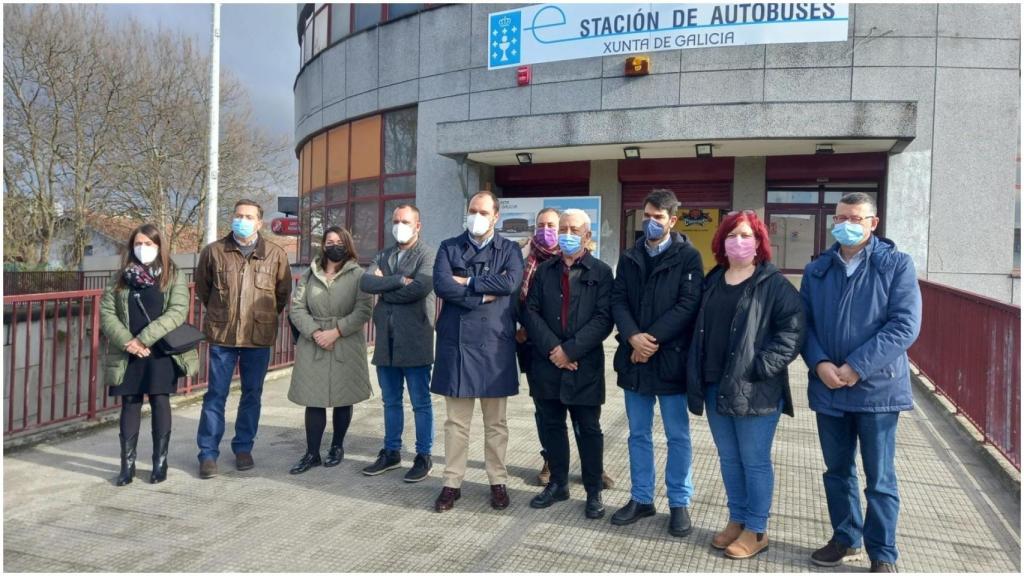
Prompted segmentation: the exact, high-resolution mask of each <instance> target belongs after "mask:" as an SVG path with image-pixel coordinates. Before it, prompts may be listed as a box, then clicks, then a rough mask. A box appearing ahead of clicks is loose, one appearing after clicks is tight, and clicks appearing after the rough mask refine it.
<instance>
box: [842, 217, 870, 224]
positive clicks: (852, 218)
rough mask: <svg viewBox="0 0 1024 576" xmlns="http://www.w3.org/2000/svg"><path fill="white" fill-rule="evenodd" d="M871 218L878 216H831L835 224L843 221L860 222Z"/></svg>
mask: <svg viewBox="0 0 1024 576" xmlns="http://www.w3.org/2000/svg"><path fill="white" fill-rule="evenodd" d="M872 218H878V216H863V217H862V216H833V217H832V222H835V223H836V224H842V223H843V222H853V223H854V224H860V223H861V222H863V221H865V220H870V219H872Z"/></svg>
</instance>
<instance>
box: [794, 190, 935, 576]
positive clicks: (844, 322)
mask: <svg viewBox="0 0 1024 576" xmlns="http://www.w3.org/2000/svg"><path fill="white" fill-rule="evenodd" d="M833 221H834V222H835V226H834V227H833V229H832V235H833V236H834V237H835V238H836V240H837V243H836V244H834V245H833V246H832V247H831V248H829V249H828V250H826V251H825V252H823V253H822V254H821V256H820V257H818V259H817V260H814V261H813V262H811V263H810V264H808V265H807V267H806V268H805V269H804V277H803V280H802V282H801V287H800V293H801V295H802V296H803V301H804V309H805V311H806V315H807V340H806V341H805V343H804V347H803V350H802V354H803V358H804V361H806V362H807V366H809V367H810V382H809V385H808V387H807V395H808V398H809V400H810V406H811V410H814V411H815V412H816V413H817V420H818V438H819V440H820V441H821V452H822V455H823V456H824V459H825V467H826V471H825V474H824V482H825V497H826V498H827V500H828V513H829V517H830V519H831V521H832V531H833V534H832V539H831V540H830V541H829V543H828V544H827V545H825V546H824V547H822V548H821V549H819V550H816V551H815V552H814V553H813V554H811V561H812V562H813V563H814V564H817V565H819V566H838V565H839V564H841V563H842V562H844V561H845V560H850V559H852V558H856V557H858V556H859V555H860V548H861V545H862V542H863V544H864V545H866V547H867V551H868V557H869V558H870V559H871V571H872V572H895V571H896V560H897V556H898V554H897V551H896V521H897V518H898V516H899V508H900V496H899V489H898V488H897V486H896V468H895V461H894V460H895V458H894V456H895V452H896V423H897V420H898V419H899V413H900V412H901V411H904V410H912V409H913V407H914V399H913V395H912V394H911V391H910V367H909V362H908V360H907V349H908V348H910V345H911V344H913V343H914V340H916V339H917V335H918V333H919V332H920V330H921V289H920V287H919V286H918V283H917V274H916V273H915V271H914V262H913V260H911V258H910V256H909V255H907V254H905V253H903V252H899V251H897V250H896V245H895V244H894V243H893V242H892V241H890V240H887V239H885V238H880V237H878V236H875V235H874V234H872V232H873V231H874V230H875V229H876V228H877V227H878V212H877V208H876V206H875V203H874V200H873V199H872V198H871V196H868V195H867V194H863V193H860V192H854V193H850V194H847V195H845V196H843V198H842V199H840V201H839V204H837V205H836V213H835V216H834V217H833ZM858 441H860V452H861V459H862V460H863V463H864V474H865V476H866V480H867V487H866V489H865V494H866V496H867V514H866V515H865V516H864V517H862V516H861V512H860V494H859V488H858V484H857V467H856V459H855V458H856V449H857V442H858Z"/></svg>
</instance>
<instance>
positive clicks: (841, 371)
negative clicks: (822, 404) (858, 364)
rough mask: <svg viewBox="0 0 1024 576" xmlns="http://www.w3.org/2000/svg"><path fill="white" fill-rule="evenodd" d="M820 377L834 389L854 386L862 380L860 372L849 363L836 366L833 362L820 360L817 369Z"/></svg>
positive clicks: (826, 384)
mask: <svg viewBox="0 0 1024 576" xmlns="http://www.w3.org/2000/svg"><path fill="white" fill-rule="evenodd" d="M816 372H817V373H818V378H821V381H822V382H824V383H825V386H828V387H829V388H830V389H832V390H836V389H837V388H842V387H844V386H853V385H854V384H856V383H857V382H858V381H859V380H860V374H857V371H856V370H854V369H853V368H851V367H850V365H849V364H843V365H842V366H836V365H835V364H833V363H831V362H820V363H819V364H818V367H817V369H816Z"/></svg>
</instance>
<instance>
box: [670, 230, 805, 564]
mask: <svg viewBox="0 0 1024 576" xmlns="http://www.w3.org/2000/svg"><path fill="white" fill-rule="evenodd" d="M711 250H712V251H713V252H714V254H715V261H716V262H717V263H718V265H717V266H715V268H713V269H712V270H711V272H709V273H708V275H707V277H706V278H705V280H704V296H703V299H702V301H701V307H700V311H699V312H698V313H697V322H696V325H695V327H694V335H693V341H692V343H691V345H690V350H689V359H688V362H687V366H686V368H687V375H686V376H687V378H686V380H687V401H688V404H689V408H690V411H691V412H693V413H694V414H700V413H701V412H703V411H704V407H705V405H706V406H707V412H708V426H709V427H710V428H711V436H712V438H714V441H715V446H716V447H717V448H718V459H719V462H720V465H721V471H722V481H723V483H724V484H725V494H726V497H727V500H728V508H729V522H728V523H727V524H726V526H725V528H724V529H722V531H721V532H718V533H717V534H715V536H714V538H712V540H711V546H713V547H714V548H718V549H720V550H724V551H725V555H726V557H728V558H733V559H743V558H751V557H753V556H755V555H757V554H758V553H760V552H761V551H762V550H764V549H765V548H767V547H768V535H767V527H768V515H769V511H770V510H771V505H772V490H773V489H774V485H775V475H774V470H773V468H772V441H773V439H774V437H775V428H776V427H777V426H778V424H779V417H780V414H783V413H784V414H788V415H790V416H792V415H793V398H792V396H791V394H790V391H789V370H788V367H789V364H790V362H792V361H793V360H794V359H795V358H796V356H797V354H798V353H799V352H800V347H801V345H802V344H803V337H804V312H803V304H802V302H801V300H800V295H799V294H798V293H797V291H796V288H794V287H793V284H792V283H790V281H789V280H787V279H786V277H785V276H783V275H782V273H781V272H780V271H779V269H778V268H776V267H775V266H774V265H773V264H772V263H771V259H772V250H771V242H770V241H769V238H768V231H767V229H766V228H765V225H764V223H762V222H761V220H760V219H759V218H758V217H757V214H756V213H755V212H753V211H752V210H744V211H742V212H730V213H729V214H727V215H726V217H725V219H723V220H722V224H721V225H720V226H719V227H718V230H717V231H716V232H715V236H714V238H712V240H711Z"/></svg>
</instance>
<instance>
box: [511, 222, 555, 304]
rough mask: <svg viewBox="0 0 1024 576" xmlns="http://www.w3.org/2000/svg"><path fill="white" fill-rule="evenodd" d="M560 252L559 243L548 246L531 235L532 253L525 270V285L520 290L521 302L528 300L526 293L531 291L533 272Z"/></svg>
mask: <svg viewBox="0 0 1024 576" xmlns="http://www.w3.org/2000/svg"><path fill="white" fill-rule="evenodd" d="M560 253H561V252H560V251H559V250H558V245H557V244H556V245H555V246H554V247H553V248H547V247H545V246H543V245H541V244H539V243H537V239H536V237H534V236H530V254H529V255H528V256H527V257H526V269H525V270H523V286H522V288H520V290H519V301H520V302H525V301H526V295H527V293H529V291H530V283H531V282H532V281H533V273H534V272H536V271H537V267H538V266H540V265H541V264H543V263H544V262H546V261H547V260H550V259H551V258H554V257H557V256H559V255H560Z"/></svg>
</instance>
